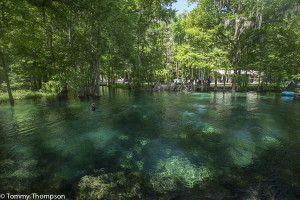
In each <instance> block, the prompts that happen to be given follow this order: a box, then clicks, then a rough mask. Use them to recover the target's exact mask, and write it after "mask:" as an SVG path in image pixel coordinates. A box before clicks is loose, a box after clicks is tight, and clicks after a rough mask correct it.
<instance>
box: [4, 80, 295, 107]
mask: <svg viewBox="0 0 300 200" xmlns="http://www.w3.org/2000/svg"><path fill="white" fill-rule="evenodd" d="M100 86H102V87H109V88H120V89H129V85H128V83H115V84H114V85H109V86H107V83H105V82H104V83H101V85H100ZM178 86H179V85H178ZM154 87H155V85H151V84H148V83H144V84H142V86H140V88H139V89H140V90H153V89H154ZM257 87H258V85H257V84H249V85H248V86H247V87H240V88H239V91H237V92H250V91H255V92H256V91H257ZM155 91H173V90H170V88H168V85H167V84H160V89H159V90H155ZM193 91H194V92H201V89H200V88H199V87H195V90H193ZM211 91H225V92H231V84H229V83H228V84H225V87H224V84H223V83H222V84H217V87H215V85H214V84H211V85H210V87H209V88H206V89H205V90H204V91H203V92H211ZM282 91H293V92H295V93H296V94H299V93H300V88H294V89H292V88H283V89H278V88H277V89H274V87H266V86H261V87H260V92H263V93H265V92H275V93H281V92H282ZM12 95H13V98H14V100H22V99H39V98H42V97H49V96H51V97H55V96H59V94H57V93H50V92H42V91H30V90H24V89H16V90H13V91H12ZM6 102H9V97H8V94H7V91H5V90H1V91H0V103H6Z"/></svg>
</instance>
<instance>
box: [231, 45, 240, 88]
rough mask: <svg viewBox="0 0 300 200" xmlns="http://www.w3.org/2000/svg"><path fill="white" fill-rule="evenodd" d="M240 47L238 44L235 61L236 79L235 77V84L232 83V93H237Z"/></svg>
mask: <svg viewBox="0 0 300 200" xmlns="http://www.w3.org/2000/svg"><path fill="white" fill-rule="evenodd" d="M239 47H240V44H239V43H238V45H237V47H236V51H235V61H234V77H233V82H232V92H235V91H236V76H237V67H238V64H239Z"/></svg>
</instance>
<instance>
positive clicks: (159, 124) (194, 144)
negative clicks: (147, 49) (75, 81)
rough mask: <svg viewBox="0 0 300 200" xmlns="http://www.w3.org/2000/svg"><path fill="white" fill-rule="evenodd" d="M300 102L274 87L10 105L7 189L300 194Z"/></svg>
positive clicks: (162, 195)
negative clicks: (264, 92)
mask: <svg viewBox="0 0 300 200" xmlns="http://www.w3.org/2000/svg"><path fill="white" fill-rule="evenodd" d="M93 101H94V102H95V103H96V106H97V107H98V108H99V110H101V111H102V112H92V111H91V108H90V105H91V103H92V102H93ZM299 111H300V103H299V101H297V100H295V99H293V100H287V99H282V98H280V97H276V96H274V95H272V94H271V95H258V94H256V93H180V94H179V95H178V96H176V94H175V93H168V92H161V93H152V92H140V93H130V92H128V91H123V90H114V91H106V92H105V93H104V94H103V96H101V98H100V100H84V101H79V100H76V98H75V99H72V98H70V99H65V100H55V99H44V100H39V101H32V102H26V101H20V102H18V104H17V105H16V106H15V107H14V108H10V107H9V106H8V105H2V106H1V107H0V138H1V140H0V152H1V154H0V161H1V162H0V192H2V193H6V192H8V193H15V194H17V193H19V194H24V193H28V194H30V193H32V192H39V193H42V194H65V195H66V196H67V197H68V198H70V199H75V198H92V199H172V198H174V199H232V198H234V199H298V198H300V173H299V172H300V155H299V154H300V153H299V152H300V145H299V142H300V135H299V128H300V112H299Z"/></svg>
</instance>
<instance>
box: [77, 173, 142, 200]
mask: <svg viewBox="0 0 300 200" xmlns="http://www.w3.org/2000/svg"><path fill="white" fill-rule="evenodd" d="M140 182H141V180H140V174H139V173H136V172H132V173H129V174H125V173H124V172H116V173H107V174H105V173H104V174H101V175H99V176H96V177H94V176H84V177H82V178H81V180H80V181H79V183H78V188H79V193H78V195H77V199H120V200H123V199H124V200H125V199H128V198H137V199H141V197H142V192H141V186H140V184H139V183H140Z"/></svg>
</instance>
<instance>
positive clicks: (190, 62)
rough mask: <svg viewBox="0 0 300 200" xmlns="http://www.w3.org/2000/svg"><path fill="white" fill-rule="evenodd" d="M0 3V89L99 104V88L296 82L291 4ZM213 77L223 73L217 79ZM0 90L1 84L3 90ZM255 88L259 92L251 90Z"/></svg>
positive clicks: (299, 74)
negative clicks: (184, 7) (185, 8)
mask: <svg viewBox="0 0 300 200" xmlns="http://www.w3.org/2000/svg"><path fill="white" fill-rule="evenodd" d="M174 2H175V0H101V1H91V0H2V1H1V2H0V8H1V13H0V18H1V20H0V58H1V60H0V72H1V76H0V82H1V83H0V84H1V85H5V86H6V87H5V91H7V92H8V95H9V97H10V99H11V101H13V97H12V93H11V91H10V90H11V89H13V90H14V89H16V88H23V89H27V90H31V91H43V92H55V93H66V92H68V91H70V90H73V91H76V92H78V94H79V95H80V96H85V95H93V96H99V95H100V92H99V86H100V82H101V81H102V82H103V81H104V82H106V84H107V85H113V84H115V83H116V82H117V80H118V79H122V80H123V82H126V83H128V85H129V86H130V85H131V86H132V88H133V87H139V86H140V85H141V84H143V83H145V82H148V84H149V83H150V84H152V83H155V82H158V81H164V82H172V80H173V79H181V80H184V79H186V78H187V79H189V80H195V79H197V80H201V82H202V81H204V80H206V79H210V78H213V79H214V80H223V81H224V82H225V81H227V82H228V80H230V81H231V83H232V90H233V91H236V90H238V89H239V88H240V87H242V86H247V84H248V82H249V76H245V72H246V75H247V72H250V71H255V72H256V76H255V78H256V79H258V86H261V87H263V86H264V87H272V88H279V89H280V88H282V87H285V81H291V82H292V83H296V82H297V81H298V79H299V78H300V69H299V68H300V67H299V63H300V62H299V61H300V60H299V55H300V52H299V51H300V45H299V44H300V41H299V40H300V39H299V38H300V37H299V36H300V29H299V22H300V17H299V10H300V3H299V1H297V0H272V1H268V0H230V1H229V0H201V1H191V2H197V7H196V8H195V9H194V10H192V11H191V12H190V13H188V12H185V13H181V14H179V15H177V16H175V10H173V9H172V8H171V5H172V3H174ZM220 71H222V72H223V73H222V74H220ZM5 83H6V84H5ZM258 89H259V87H258Z"/></svg>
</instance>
